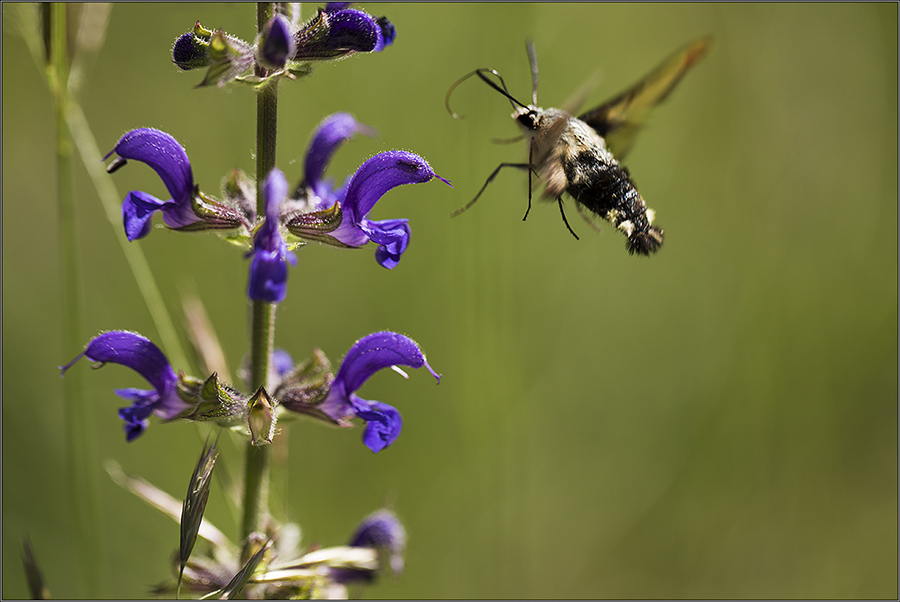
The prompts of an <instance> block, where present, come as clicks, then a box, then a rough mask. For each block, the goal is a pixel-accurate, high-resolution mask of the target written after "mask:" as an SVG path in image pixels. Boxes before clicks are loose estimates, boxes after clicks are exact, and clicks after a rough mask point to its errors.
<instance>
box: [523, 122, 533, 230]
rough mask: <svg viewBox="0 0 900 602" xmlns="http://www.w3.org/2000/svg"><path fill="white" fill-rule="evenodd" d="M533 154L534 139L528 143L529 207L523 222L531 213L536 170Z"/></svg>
mask: <svg viewBox="0 0 900 602" xmlns="http://www.w3.org/2000/svg"><path fill="white" fill-rule="evenodd" d="M532 155H534V139H532V140H531V142H530V144H529V145H528V209H526V210H525V215H524V216H522V221H523V222H524V221H525V220H526V219H528V214H529V213H531V174H532V173H533V172H534V169H533V167H532V166H533V165H534V162H533V161H532V160H531V158H532Z"/></svg>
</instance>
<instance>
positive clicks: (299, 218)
mask: <svg viewBox="0 0 900 602" xmlns="http://www.w3.org/2000/svg"><path fill="white" fill-rule="evenodd" d="M285 220H286V221H285V224H284V225H285V227H286V228H287V230H288V232H290V233H291V234H293V235H294V236H296V237H298V238H302V239H304V240H308V241H317V242H321V243H325V244H329V245H334V246H336V247H344V248H347V247H350V245H347V244H344V243H342V242H341V241H339V240H338V239H336V238H334V237H333V236H331V235H330V233H331V232H334V231H335V230H337V228H338V226H340V225H341V220H343V211H342V210H341V204H340V203H339V202H335V203H334V204H333V205H332V206H331V207H329V208H328V209H322V210H321V211H310V212H306V213H303V212H299V213H295V214H293V215H290V216H287V217H286V218H285Z"/></svg>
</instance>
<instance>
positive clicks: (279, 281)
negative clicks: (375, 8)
mask: <svg viewBox="0 0 900 602" xmlns="http://www.w3.org/2000/svg"><path fill="white" fill-rule="evenodd" d="M287 191H288V183H287V179H285V177H284V174H283V173H281V171H280V170H278V169H273V170H272V171H271V172H270V173H269V176H268V177H267V178H266V181H265V182H264V183H263V194H264V195H265V197H266V221H265V222H264V223H263V225H262V226H260V228H259V230H257V232H256V236H255V237H254V240H253V250H252V251H251V252H250V253H249V255H251V256H252V259H251V261H250V279H249V282H248V285H247V295H248V296H249V297H250V298H251V299H253V300H256V301H267V302H269V303H279V302H281V301H283V300H284V298H285V296H286V295H287V271H288V270H287V262H288V261H291V263H296V261H297V258H296V256H295V255H294V254H293V253H290V252H289V251H288V250H287V245H285V243H284V240H282V238H281V233H280V232H279V230H278V211H279V208H280V207H281V203H282V201H284V198H285V197H286V196H287Z"/></svg>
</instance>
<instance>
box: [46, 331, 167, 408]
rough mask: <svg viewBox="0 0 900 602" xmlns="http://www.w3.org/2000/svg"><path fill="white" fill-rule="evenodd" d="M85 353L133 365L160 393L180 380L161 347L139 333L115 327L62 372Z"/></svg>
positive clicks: (99, 359)
mask: <svg viewBox="0 0 900 602" xmlns="http://www.w3.org/2000/svg"><path fill="white" fill-rule="evenodd" d="M82 356H84V357H86V358H88V359H89V360H90V361H92V362H101V363H110V364H120V365H122V366H125V367H126V368H131V369H132V370H134V371H135V372H137V373H138V374H140V375H141V376H143V377H144V378H145V379H146V380H147V382H149V383H150V384H151V385H152V386H153V388H154V389H156V391H157V393H160V394H168V393H170V392H171V391H172V390H173V388H174V386H175V383H176V381H177V380H178V377H177V376H176V375H175V371H174V370H173V369H172V366H170V365H169V360H168V359H166V356H165V355H164V354H163V352H162V351H160V349H159V347H157V346H156V345H154V344H153V343H152V342H151V341H150V339H148V338H146V337H144V336H141V335H139V334H137V333H136V332H128V331H125V330H112V331H110V332H104V333H103V334H101V335H98V336H96V337H94V338H93V339H91V340H90V342H88V345H87V348H86V349H85V350H84V352H83V353H81V354H79V355H78V356H77V357H76V358H75V359H74V360H72V361H71V362H69V363H68V364H66V365H65V366H61V367H60V374H61V375H62V374H65V372H66V370H68V369H69V368H70V367H71V366H72V364H74V363H75V362H76V361H78V359H79V358H81V357H82Z"/></svg>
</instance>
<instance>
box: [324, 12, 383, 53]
mask: <svg viewBox="0 0 900 602" xmlns="http://www.w3.org/2000/svg"><path fill="white" fill-rule="evenodd" d="M329 22H330V24H331V29H330V31H329V33H328V46H329V47H330V48H334V49H338V48H340V49H344V50H355V51H357V52H371V51H372V50H375V48H376V47H377V46H378V41H379V39H381V35H382V34H381V27H380V26H379V25H378V23H376V22H375V19H374V18H373V17H372V16H371V15H369V14H368V13H365V12H363V11H361V10H356V9H353V8H348V9H344V10H339V11H335V12H333V13H329Z"/></svg>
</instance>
